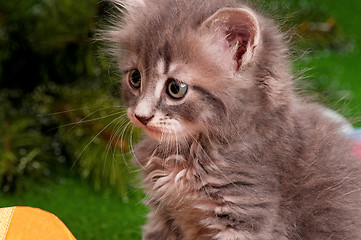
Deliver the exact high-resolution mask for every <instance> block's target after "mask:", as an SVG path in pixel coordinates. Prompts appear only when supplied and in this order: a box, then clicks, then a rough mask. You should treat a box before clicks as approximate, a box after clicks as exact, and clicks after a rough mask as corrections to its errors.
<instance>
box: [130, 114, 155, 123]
mask: <svg viewBox="0 0 361 240" xmlns="http://www.w3.org/2000/svg"><path fill="white" fill-rule="evenodd" d="M134 116H135V118H136V119H138V121H139V122H141V123H143V124H144V125H147V124H148V122H149V121H150V120H152V118H153V117H154V115H152V116H150V117H146V116H138V115H136V114H135V115H134Z"/></svg>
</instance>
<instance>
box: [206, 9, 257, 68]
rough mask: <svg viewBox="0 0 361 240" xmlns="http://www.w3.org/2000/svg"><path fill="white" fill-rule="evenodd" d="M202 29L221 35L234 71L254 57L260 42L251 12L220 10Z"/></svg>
mask: <svg viewBox="0 0 361 240" xmlns="http://www.w3.org/2000/svg"><path fill="white" fill-rule="evenodd" d="M202 27H203V28H206V29H207V30H211V31H212V32H214V33H220V34H221V37H222V40H223V42H222V43H221V44H222V45H223V46H226V48H227V49H226V50H229V49H230V50H231V51H232V54H233V61H234V62H233V63H235V64H234V66H235V70H236V71H238V70H239V69H240V68H241V67H242V66H244V65H246V64H247V63H248V62H249V61H250V60H251V59H252V57H253V56H254V54H255V51H256V48H257V46H258V44H259V40H260V28H259V24H258V20H257V17H256V15H255V13H253V12H252V11H251V10H248V9H245V8H223V9H220V10H218V11H217V12H216V13H215V14H213V15H212V16H211V17H209V18H208V19H207V20H206V21H205V22H204V23H203V26H202ZM223 48H224V47H223Z"/></svg>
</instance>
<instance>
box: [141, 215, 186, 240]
mask: <svg viewBox="0 0 361 240" xmlns="http://www.w3.org/2000/svg"><path fill="white" fill-rule="evenodd" d="M142 239H143V240H179V239H181V237H180V234H179V231H178V230H177V229H176V228H175V227H174V225H173V221H172V220H171V219H169V217H168V216H167V215H166V214H162V213H159V212H155V211H152V212H150V213H149V214H148V222H147V224H146V225H145V226H144V227H143V238H142Z"/></svg>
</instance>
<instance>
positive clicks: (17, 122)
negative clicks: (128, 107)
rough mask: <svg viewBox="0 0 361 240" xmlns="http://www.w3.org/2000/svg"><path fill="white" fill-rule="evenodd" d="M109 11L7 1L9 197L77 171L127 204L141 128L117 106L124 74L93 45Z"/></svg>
mask: <svg viewBox="0 0 361 240" xmlns="http://www.w3.org/2000/svg"><path fill="white" fill-rule="evenodd" d="M106 9H107V5H106V4H105V3H101V4H99V3H98V1H96V0H82V1H71V0H62V1H58V0H12V1H1V3H0V46H1V47H0V97H1V106H0V112H1V116H0V126H1V129H0V130H1V132H0V134H1V136H0V137H1V139H0V144H1V145H0V147H1V148H0V161H1V162H0V163H1V164H0V189H1V190H2V191H4V192H14V191H16V190H21V189H23V188H24V187H25V186H26V182H27V179H29V178H31V179H35V180H38V181H40V180H41V179H48V177H49V176H54V178H55V179H56V178H59V177H61V176H65V175H68V174H72V173H74V174H77V175H81V176H82V177H83V178H84V179H89V180H91V181H92V182H93V184H94V186H95V187H96V188H97V189H101V188H107V189H108V191H111V190H110V189H113V190H114V191H113V192H116V193H119V194H120V195H121V196H122V198H123V200H126V199H127V191H128V187H129V186H130V185H131V184H132V180H131V179H133V178H131V176H132V172H133V171H134V169H133V167H132V166H131V164H130V163H129V159H130V153H128V151H129V150H130V149H129V144H130V143H131V142H134V141H135V140H136V136H137V135H138V134H137V133H138V132H139V130H137V129H135V130H134V131H133V128H132V127H131V126H130V125H129V124H128V121H127V120H126V115H125V113H124V111H123V110H124V108H123V107H122V106H121V105H120V103H119V101H117V100H116V99H118V98H119V94H118V88H119V86H118V85H116V84H113V82H114V80H113V79H116V78H117V77H118V76H116V75H115V74H113V73H112V70H110V69H111V67H110V66H109V64H108V62H107V61H106V59H105V58H103V57H102V56H101V53H100V52H99V51H97V47H98V46H97V44H94V43H92V41H91V38H92V35H93V32H92V30H93V29H94V28H95V26H96V23H97V20H98V18H97V16H100V15H102V14H104V13H105V12H106V11H107V10H106ZM112 96H114V97H112ZM125 127H127V128H125ZM130 133H132V134H133V135H134V137H133V135H132V137H129V136H130Z"/></svg>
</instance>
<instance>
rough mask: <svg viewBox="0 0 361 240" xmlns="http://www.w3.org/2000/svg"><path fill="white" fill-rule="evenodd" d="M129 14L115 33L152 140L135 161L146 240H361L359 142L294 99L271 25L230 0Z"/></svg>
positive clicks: (132, 95)
mask: <svg viewBox="0 0 361 240" xmlns="http://www.w3.org/2000/svg"><path fill="white" fill-rule="evenodd" d="M116 2H117V3H119V4H122V3H120V2H118V1H116ZM124 5H125V7H126V8H127V13H125V14H126V17H125V24H124V26H123V27H122V28H121V29H113V31H109V32H108V36H109V37H110V38H109V39H110V41H111V42H112V43H113V44H115V43H118V44H120V45H121V47H122V48H121V49H122V50H120V49H117V48H114V49H113V50H114V53H115V54H116V55H118V56H119V54H120V52H123V54H122V57H121V64H120V65H121V68H123V70H124V71H125V72H126V74H127V78H125V81H124V83H123V85H124V86H123V96H124V98H125V100H126V101H127V102H128V103H129V109H128V115H129V117H130V119H131V120H132V121H133V122H134V123H136V124H138V125H140V126H142V127H143V128H144V129H145V131H146V132H147V133H148V134H149V135H150V136H152V138H148V137H146V138H145V139H144V140H143V142H141V143H140V144H139V145H138V147H137V149H136V153H135V160H136V162H137V163H138V164H139V165H140V167H141V168H142V170H143V176H144V185H145V187H146V190H147V194H148V195H149V206H150V207H151V209H152V211H151V213H150V214H149V221H148V223H147V225H146V226H145V228H144V235H143V239H145V240H151V239H154V240H161V239H169V240H173V239H174V240H181V239H184V240H193V239H194V240H195V239H197V240H202V239H239V240H246V239H248V240H256V239H257V240H282V239H284V240H286V239H289V240H291V239H292V240H296V239H300V240H301V239H302V240H306V239H307V240H316V239H317V240H318V239H361V230H360V229H361V212H360V207H361V205H360V204H361V203H360V202H361V194H360V185H361V184H360V183H361V173H360V166H359V163H358V162H357V160H356V159H354V156H352V154H351V152H352V151H351V148H352V143H351V142H350V141H351V140H348V139H347V138H346V137H344V136H342V134H340V132H339V125H338V124H336V123H335V122H333V121H332V120H330V119H328V118H327V117H326V116H324V114H322V108H321V107H320V106H318V105H316V104H311V103H306V102H304V101H302V100H301V99H300V98H299V97H298V96H297V94H295V93H294V91H293V88H292V76H291V74H290V70H289V66H288V65H289V64H288V60H287V48H286V46H285V45H284V44H283V36H282V34H280V33H279V32H278V30H277V28H276V27H275V25H274V24H273V22H272V21H271V20H268V19H266V18H264V17H262V16H260V15H259V14H258V13H256V12H255V11H254V10H251V9H250V8H248V7H247V6H245V5H242V4H238V3H236V2H234V1H227V0H208V1H187V0H177V1H171V0H160V1H155V0H144V2H143V1H141V0H138V1H134V2H133V4H129V3H124ZM222 9H223V10H222ZM235 9H241V10H235ZM240 20H241V21H240ZM224 26H226V28H225V30H224V31H223V30H222V29H223V27H224ZM247 27H248V28H247ZM220 29H221V30H220ZM244 29H246V31H244ZM222 34H224V35H222ZM235 39H236V40H237V41H238V43H235V41H234V40H235ZM125 56H126V57H125ZM134 69H136V70H134ZM140 76H141V85H136V84H137V80H139V79H140ZM127 79H128V81H129V82H127ZM129 79H130V80H129ZM174 79H176V80H177V81H176V82H181V83H184V84H186V86H187V87H188V89H186V90H187V91H186V93H185V94H184V95H182V96H181V98H174V96H173V98H171V97H170V96H172V94H173V93H169V91H172V89H171V90H169V87H170V85H169V82H170V81H173V80H174ZM131 84H133V85H131ZM167 84H168V85H167ZM177 84H178V85H177V86H178V87H179V86H180V85H179V83H177ZM138 87H139V88H138ZM176 90H177V89H176ZM178 90H179V89H178Z"/></svg>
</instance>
